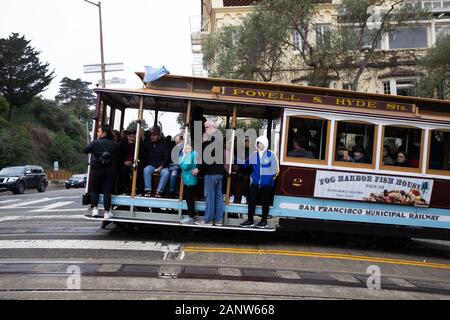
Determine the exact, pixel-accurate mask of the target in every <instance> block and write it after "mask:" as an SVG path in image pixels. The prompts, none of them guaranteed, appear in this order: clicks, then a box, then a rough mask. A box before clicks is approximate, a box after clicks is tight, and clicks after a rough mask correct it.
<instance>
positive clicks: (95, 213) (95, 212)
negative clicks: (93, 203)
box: [91, 208, 98, 218]
mask: <svg viewBox="0 0 450 320" xmlns="http://www.w3.org/2000/svg"><path fill="white" fill-rule="evenodd" d="M91 210H92V216H93V217H94V218H96V217H98V209H97V208H92V209H91Z"/></svg>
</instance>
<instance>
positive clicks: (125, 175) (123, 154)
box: [118, 130, 142, 194]
mask: <svg viewBox="0 0 450 320" xmlns="http://www.w3.org/2000/svg"><path fill="white" fill-rule="evenodd" d="M135 148H136V130H131V131H129V132H128V134H127V136H126V138H125V139H123V140H122V141H121V142H120V144H119V187H118V191H119V194H130V193H131V179H130V175H131V173H132V172H133V159H134V152H135ZM139 149H140V152H139V154H140V155H142V144H140V147H139ZM137 180H138V183H137V186H138V189H141V184H142V168H140V167H139V169H138V176H137ZM139 193H142V190H138V194H139Z"/></svg>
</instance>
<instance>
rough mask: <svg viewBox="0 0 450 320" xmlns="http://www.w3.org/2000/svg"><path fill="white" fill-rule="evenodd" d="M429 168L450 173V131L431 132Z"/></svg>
mask: <svg viewBox="0 0 450 320" xmlns="http://www.w3.org/2000/svg"><path fill="white" fill-rule="evenodd" d="M428 168H429V169H430V170H445V171H448V172H449V173H450V131H442V130H432V131H431V132H430V157H429V160H428Z"/></svg>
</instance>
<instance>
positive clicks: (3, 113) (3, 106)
mask: <svg viewBox="0 0 450 320" xmlns="http://www.w3.org/2000/svg"><path fill="white" fill-rule="evenodd" d="M8 112H9V103H8V101H6V99H5V98H3V97H2V96H0V117H3V118H6V117H7V116H8Z"/></svg>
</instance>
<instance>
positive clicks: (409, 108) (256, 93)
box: [222, 87, 416, 113]
mask: <svg viewBox="0 0 450 320" xmlns="http://www.w3.org/2000/svg"><path fill="white" fill-rule="evenodd" d="M222 94H223V95H226V96H234V97H244V98H256V99H264V100H279V101H290V102H304V103H310V104H317V105H327V106H330V105H332V106H340V107H350V108H357V109H361V110H383V111H395V112H401V113H415V112H416V107H415V105H414V104H408V103H396V102H388V101H377V100H368V99H356V98H349V97H347V98H343V97H331V96H323V95H313V94H303V93H295V92H282V91H272V90H263V89H248V88H233V87H223V89H222Z"/></svg>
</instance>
